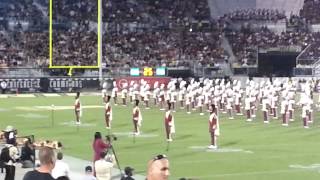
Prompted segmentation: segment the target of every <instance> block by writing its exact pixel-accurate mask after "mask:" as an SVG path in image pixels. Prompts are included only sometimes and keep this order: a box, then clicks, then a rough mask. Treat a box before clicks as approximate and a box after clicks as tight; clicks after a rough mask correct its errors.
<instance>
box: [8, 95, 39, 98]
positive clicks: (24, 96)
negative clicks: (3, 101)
mask: <svg viewBox="0 0 320 180" xmlns="http://www.w3.org/2000/svg"><path fill="white" fill-rule="evenodd" d="M10 97H20V98H27V97H36V96H35V95H34V94H18V95H10Z"/></svg>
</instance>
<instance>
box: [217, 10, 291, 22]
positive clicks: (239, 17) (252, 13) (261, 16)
mask: <svg viewBox="0 0 320 180" xmlns="http://www.w3.org/2000/svg"><path fill="white" fill-rule="evenodd" d="M221 18H223V19H225V20H231V21H251V20H254V21H272V22H277V21H279V20H283V19H286V15H285V12H280V11H278V10H274V9H238V10H235V11H232V12H231V13H228V14H225V15H224V16H223V17H221Z"/></svg>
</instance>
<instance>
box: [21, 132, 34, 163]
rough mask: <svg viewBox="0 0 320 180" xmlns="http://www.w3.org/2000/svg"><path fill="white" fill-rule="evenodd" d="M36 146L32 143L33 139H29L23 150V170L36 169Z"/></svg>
mask: <svg viewBox="0 0 320 180" xmlns="http://www.w3.org/2000/svg"><path fill="white" fill-rule="evenodd" d="M34 148H35V147H34V145H33V144H32V142H31V139H30V138H28V139H27V140H26V141H25V143H24V146H23V147H22V148H21V163H22V168H32V167H34V162H35V149H34Z"/></svg>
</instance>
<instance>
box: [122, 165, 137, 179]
mask: <svg viewBox="0 0 320 180" xmlns="http://www.w3.org/2000/svg"><path fill="white" fill-rule="evenodd" d="M133 170H134V169H133V168H131V167H125V168H124V176H122V177H121V180H134V178H133V177H132V175H133Z"/></svg>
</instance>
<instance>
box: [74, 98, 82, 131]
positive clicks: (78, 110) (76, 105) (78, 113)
mask: <svg viewBox="0 0 320 180" xmlns="http://www.w3.org/2000/svg"><path fill="white" fill-rule="evenodd" d="M74 112H75V115H76V124H77V125H80V124H81V121H80V117H81V115H82V112H81V102H80V92H77V95H76V101H75V102H74Z"/></svg>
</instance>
